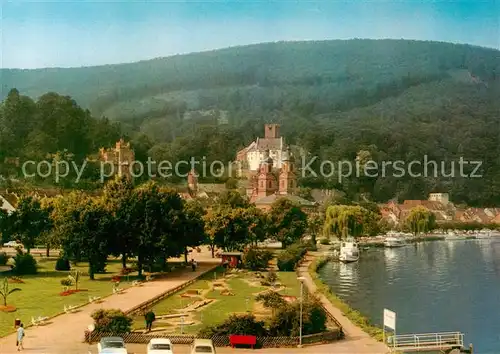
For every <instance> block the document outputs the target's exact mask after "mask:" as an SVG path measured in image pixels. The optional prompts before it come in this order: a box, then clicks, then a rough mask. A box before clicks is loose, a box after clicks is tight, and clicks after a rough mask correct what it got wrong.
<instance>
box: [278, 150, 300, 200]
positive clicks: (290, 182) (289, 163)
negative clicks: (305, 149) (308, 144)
mask: <svg viewBox="0 0 500 354" xmlns="http://www.w3.org/2000/svg"><path fill="white" fill-rule="evenodd" d="M296 188H297V174H296V172H295V159H294V157H293V156H292V152H291V150H290V147H288V148H287V150H286V151H284V152H283V156H282V162H281V171H280V175H279V194H282V195H288V194H292V193H293V192H294V191H295V189H296Z"/></svg>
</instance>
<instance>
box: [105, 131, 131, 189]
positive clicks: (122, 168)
mask: <svg viewBox="0 0 500 354" xmlns="http://www.w3.org/2000/svg"><path fill="white" fill-rule="evenodd" d="M99 159H100V160H101V161H104V162H107V163H110V164H113V171H112V173H113V174H118V176H120V177H121V176H126V177H127V178H130V179H131V178H132V172H131V166H132V164H133V163H134V161H135V154H134V150H132V149H131V148H130V143H125V141H124V140H123V139H120V140H119V141H117V142H116V144H115V148H114V149H113V148H110V149H104V148H100V149H99Z"/></svg>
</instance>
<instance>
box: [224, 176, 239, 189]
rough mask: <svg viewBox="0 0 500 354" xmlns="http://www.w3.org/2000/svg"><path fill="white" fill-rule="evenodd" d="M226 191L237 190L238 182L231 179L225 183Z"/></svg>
mask: <svg viewBox="0 0 500 354" xmlns="http://www.w3.org/2000/svg"><path fill="white" fill-rule="evenodd" d="M225 185H226V189H236V188H237V187H238V180H236V179H234V178H231V177H229V178H228V179H227V181H226V183H225Z"/></svg>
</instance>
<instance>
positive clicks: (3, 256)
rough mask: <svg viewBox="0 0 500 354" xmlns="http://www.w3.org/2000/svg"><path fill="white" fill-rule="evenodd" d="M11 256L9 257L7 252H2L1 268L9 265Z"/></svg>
mask: <svg viewBox="0 0 500 354" xmlns="http://www.w3.org/2000/svg"><path fill="white" fill-rule="evenodd" d="M9 258H10V256H9V255H7V253H5V252H0V266H4V265H7V262H8V261H9Z"/></svg>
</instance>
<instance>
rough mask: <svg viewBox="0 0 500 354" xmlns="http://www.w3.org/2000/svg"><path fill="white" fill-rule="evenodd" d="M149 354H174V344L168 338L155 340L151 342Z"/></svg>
mask: <svg viewBox="0 0 500 354" xmlns="http://www.w3.org/2000/svg"><path fill="white" fill-rule="evenodd" d="M147 354H174V351H173V347H172V342H171V341H170V339H167V338H153V339H151V340H150V341H149V344H148V353H147Z"/></svg>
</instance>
